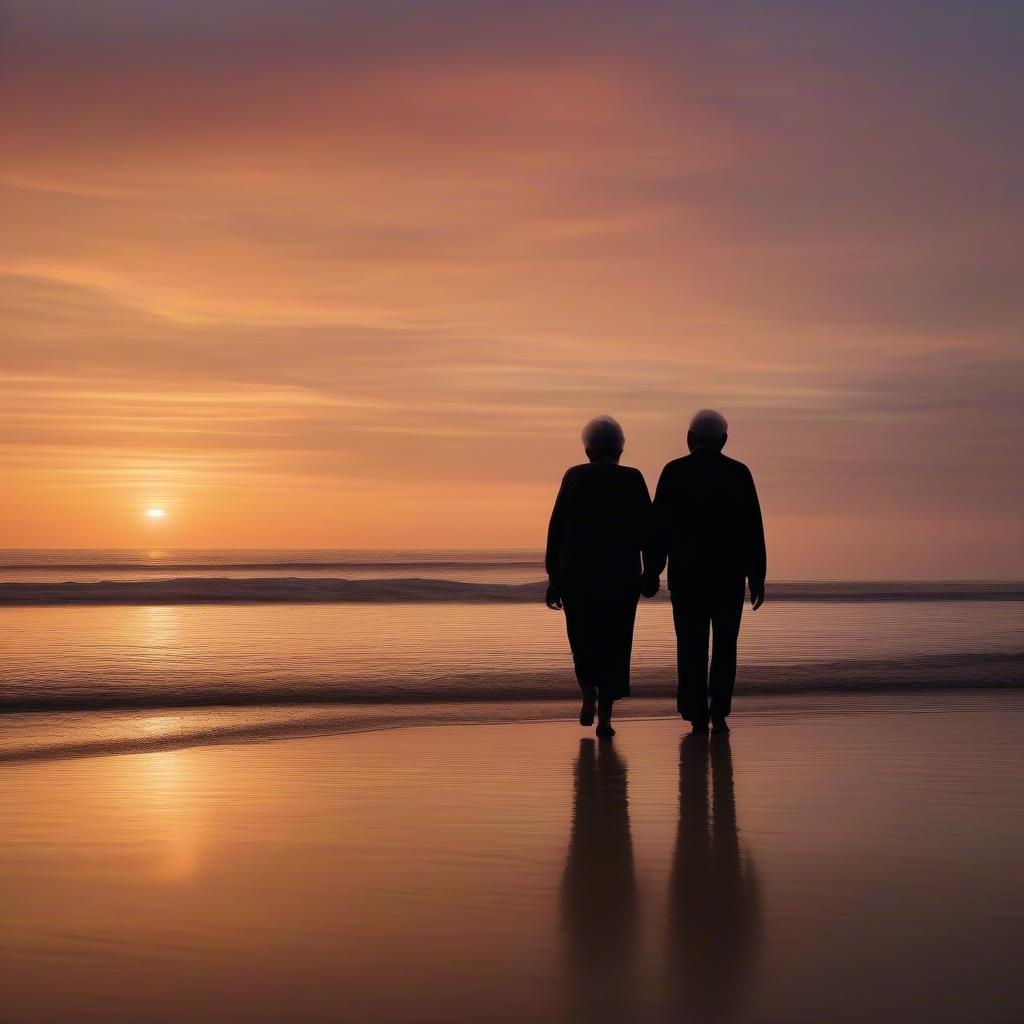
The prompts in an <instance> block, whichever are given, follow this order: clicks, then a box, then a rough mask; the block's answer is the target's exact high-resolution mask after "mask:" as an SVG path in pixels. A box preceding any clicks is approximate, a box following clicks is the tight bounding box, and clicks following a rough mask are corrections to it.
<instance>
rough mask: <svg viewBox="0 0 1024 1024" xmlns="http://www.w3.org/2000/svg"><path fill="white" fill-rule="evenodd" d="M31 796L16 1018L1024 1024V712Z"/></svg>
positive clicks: (762, 724) (310, 745)
mask: <svg viewBox="0 0 1024 1024" xmlns="http://www.w3.org/2000/svg"><path fill="white" fill-rule="evenodd" d="M892 703H894V702H893V701H888V702H887V704H883V703H882V701H881V699H879V701H878V702H875V703H874V704H872V703H871V702H870V701H864V702H861V703H859V704H858V705H857V706H854V707H850V706H844V707H834V708H833V709H832V710H812V709H808V707H807V706H806V702H804V703H803V704H802V705H800V706H799V707H798V706H797V705H795V704H794V707H793V710H792V711H791V712H787V711H785V710H784V709H783V710H779V711H776V712H773V713H767V714H759V715H749V716H746V717H744V716H743V715H737V716H736V728H735V730H734V732H733V735H732V737H731V738H730V739H728V740H726V739H722V738H712V739H711V740H705V739H697V738H694V739H688V740H683V739H682V737H683V732H682V729H681V727H680V723H679V722H677V721H675V720H670V719H663V720H643V721H641V720H630V721H624V722H623V723H622V727H621V729H620V734H619V736H618V737H616V739H615V740H614V741H613V742H612V743H601V744H598V743H596V742H595V741H593V740H591V739H589V738H585V737H587V734H586V733H585V732H584V731H583V730H580V729H579V727H578V726H575V725H573V724H570V723H568V722H545V723H529V724H521V725H478V726H466V725H460V726H447V727H445V726H434V727H426V728H411V729H398V730H392V731H385V732H372V733H362V734H353V735H343V736H321V737H315V738H304V739H290V740H283V741H279V742H273V743H253V744H248V745H222V746H210V747H194V748H186V749H178V750H162V751H157V752H150V753H141V754H129V755H121V756H107V757H95V758H84V759H82V758H80V759H75V760H55V761H51V762H43V763H30V764H10V765H6V766H4V767H3V768H2V769H0V774H2V777H3V787H2V790H0V815H2V821H3V832H2V836H0V878H2V879H3V881H2V905H3V920H2V925H0V984H2V988H0V991H2V992H3V997H2V1000H0V1020H2V1021H4V1022H5V1024H6V1022H28V1021H32V1022H36V1021H39V1022H43V1021H45V1022H53V1021H61V1020H75V1021H81V1020H104V1021H115V1022H119V1021H126V1022H127V1021H132V1022H137V1021H224V1020H257V1021H271V1020H273V1021H283V1020H287V1021H353V1022H355V1021H359V1022H363V1021H365V1022H392V1021H394V1022H397V1021H438V1022H441V1021H446V1022H462V1021H465V1022H470V1021H472V1022H477V1021H481V1020H493V1021H512V1020H516V1021H523V1020H527V1021H572V1020H608V1021H612V1020H615V1021H641V1022H643V1021H669V1020H671V1021H678V1020H694V1021H716V1020H722V1021H737V1022H739V1021H751V1022H784V1021H785V1022H803V1021H807V1022H815V1024H817V1022H820V1021H823V1020H828V1021H833V1022H846V1021H849V1022H851V1024H852V1022H862V1021H867V1020H871V1021H876V1022H887V1021H892V1022H914V1021H928V1022H930V1024H937V1022H939V1024H941V1022H947V1021H948V1022H954V1021H956V1022H960V1021H964V1022H966V1021H972V1022H997V1021H1007V1022H1009V1021H1017V1020H1020V1019H1024V987H1022V985H1021V982H1020V972H1019V966H1018V965H1019V961H1020V959H1021V955H1022V954H1024V889H1022V887H1021V885H1020V881H1019V872H1020V865H1021V864H1022V863H1024V822H1022V816H1021V815H1020V813H1019V811H1020V803H1021V793H1022V780H1024V752H1022V746H1021V743H1020V736H1021V732H1022V727H1024V700H1022V699H1021V697H1020V696H1018V695H1016V694H987V695H974V696H972V697H970V698H959V697H957V696H955V695H947V696H943V697H942V698H941V700H936V701H933V702H931V703H930V704H924V703H918V704H914V703H906V702H902V701H901V702H900V704H899V707H898V709H891V704H892Z"/></svg>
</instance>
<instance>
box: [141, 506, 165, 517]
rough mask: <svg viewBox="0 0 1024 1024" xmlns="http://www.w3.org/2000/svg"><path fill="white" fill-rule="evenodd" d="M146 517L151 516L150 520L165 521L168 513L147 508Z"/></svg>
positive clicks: (159, 509) (160, 509)
mask: <svg viewBox="0 0 1024 1024" xmlns="http://www.w3.org/2000/svg"><path fill="white" fill-rule="evenodd" d="M146 515H147V516H149V518H150V519H163V517H164V516H165V515H167V513H166V512H165V511H164V510H163V509H162V508H147V509H146Z"/></svg>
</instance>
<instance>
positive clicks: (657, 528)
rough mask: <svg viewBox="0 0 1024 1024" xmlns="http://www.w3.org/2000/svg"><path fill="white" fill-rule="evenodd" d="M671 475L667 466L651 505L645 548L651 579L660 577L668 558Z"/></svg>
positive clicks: (647, 569) (648, 572)
mask: <svg viewBox="0 0 1024 1024" xmlns="http://www.w3.org/2000/svg"><path fill="white" fill-rule="evenodd" d="M669 476H670V474H669V469H668V466H666V467H665V468H664V469H663V470H662V471H661V477H660V478H659V479H658V486H657V488H656V489H655V492H654V504H653V506H652V507H651V520H650V532H649V534H648V541H647V546H646V547H645V548H644V577H645V579H649V580H657V579H658V577H659V576H660V575H661V574H662V572H663V570H664V568H665V562H666V561H667V560H668V542H669V524H670V523H671V519H672V516H671V509H670V507H669V506H670V502H669V490H670V487H671V484H670V482H669Z"/></svg>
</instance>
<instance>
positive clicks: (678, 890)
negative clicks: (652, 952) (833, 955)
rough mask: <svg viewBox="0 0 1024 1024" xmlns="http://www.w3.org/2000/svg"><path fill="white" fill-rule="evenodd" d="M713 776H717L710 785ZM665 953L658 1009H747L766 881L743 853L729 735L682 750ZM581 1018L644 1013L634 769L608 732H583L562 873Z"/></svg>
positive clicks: (674, 1016)
mask: <svg viewBox="0 0 1024 1024" xmlns="http://www.w3.org/2000/svg"><path fill="white" fill-rule="evenodd" d="M709 782H710V785H709ZM667 905H668V925H667V934H666V939H667V941H666V949H667V960H666V965H665V979H664V984H663V985H662V986H660V988H661V991H662V993H663V996H662V999H661V1004H662V1005H661V1012H660V1013H658V1015H657V1019H663V1020H666V1021H668V1020H678V1019H682V1018H683V1017H685V1019H689V1020H694V1021H704V1022H714V1021H728V1020H733V1019H735V1018H736V1017H737V1016H738V1015H739V1014H740V1013H741V1012H742V1005H743V1001H744V996H745V993H746V991H747V989H748V987H749V983H750V975H751V970H752V966H753V959H754V954H755V950H756V942H757V932H758V926H759V925H758V919H759V905H758V896H757V882H756V877H755V875H754V872H753V869H752V867H751V865H750V864H749V862H746V861H744V860H743V859H742V858H741V856H740V846H739V836H738V830H737V826H736V801H735V795H734V792H733V773H732V755H731V752H730V749H729V738H728V737H727V736H712V737H708V736H704V735H689V736H685V737H683V740H682V743H681V745H680V750H679V828H678V832H677V833H676V847H675V857H674V860H673V864H672V873H671V876H670V880H669V898H668V904H667ZM562 918H563V928H564V933H565V937H566V943H567V954H568V966H569V970H570V974H571V976H570V984H571V995H572V1002H573V1007H572V1009H571V1012H570V1014H569V1017H570V1019H573V1020H592V1021H609V1022H610V1021H615V1022H621V1021H626V1020H630V1019H636V1018H637V1016H638V1009H639V1008H638V1006H637V1005H636V1003H637V996H638V993H640V992H641V991H643V990H646V989H647V988H648V986H646V985H641V984H639V983H638V978H637V973H638V967H639V961H640V959H641V958H640V956H639V955H638V953H639V950H638V948H637V947H638V942H637V938H638V929H637V923H638V913H637V891H636V880H635V876H634V867H633V843H632V836H631V832H630V824H629V797H628V784H627V769H626V764H625V762H624V761H623V759H622V758H621V757H620V756H619V754H618V753H617V751H616V750H615V748H614V747H613V746H612V745H611V744H610V743H600V744H598V743H595V742H594V740H592V739H584V740H581V741H580V752H579V756H578V758H577V760H576V765H575V777H574V798H573V821H572V833H571V836H570V840H569V852H568V856H567V858H566V866H565V876H564V878H563V883H562Z"/></svg>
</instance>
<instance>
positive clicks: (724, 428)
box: [686, 409, 729, 452]
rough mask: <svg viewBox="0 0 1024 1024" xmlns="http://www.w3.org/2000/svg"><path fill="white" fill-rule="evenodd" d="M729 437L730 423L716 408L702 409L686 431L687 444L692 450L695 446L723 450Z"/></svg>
mask: <svg viewBox="0 0 1024 1024" xmlns="http://www.w3.org/2000/svg"><path fill="white" fill-rule="evenodd" d="M728 438H729V424H728V423H726V422H725V417H724V416H723V415H722V414H721V413H720V412H715V410H714V409H701V411H700V412H699V413H697V415H696V416H694V417H693V419H692V420H690V429H689V430H688V431H687V433H686V444H687V447H688V448H689V449H690V451H691V452H692V451H693V450H694V449H695V448H717V449H718V450H719V451H721V450H722V449H723V448H724V447H725V442H726V441H727V440H728Z"/></svg>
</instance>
